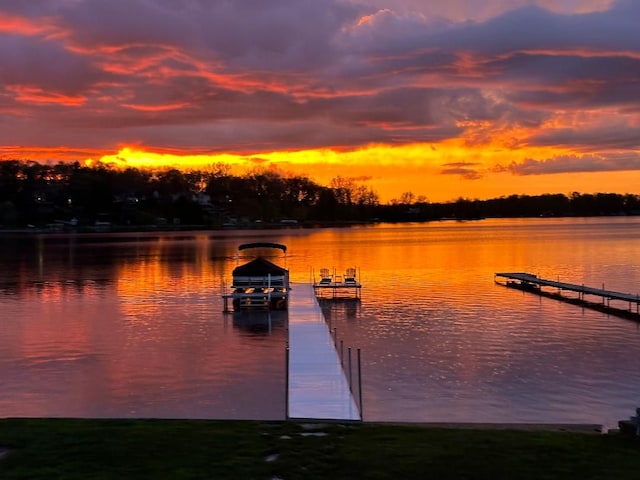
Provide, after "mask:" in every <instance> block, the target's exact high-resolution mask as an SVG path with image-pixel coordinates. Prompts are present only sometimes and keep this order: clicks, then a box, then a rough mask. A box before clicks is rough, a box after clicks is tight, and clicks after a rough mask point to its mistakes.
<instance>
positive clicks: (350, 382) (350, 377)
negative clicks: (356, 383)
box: [349, 347, 353, 393]
mask: <svg viewBox="0 0 640 480" xmlns="http://www.w3.org/2000/svg"><path fill="white" fill-rule="evenodd" d="M349 390H351V392H352V393H353V374H352V373H351V347H349Z"/></svg>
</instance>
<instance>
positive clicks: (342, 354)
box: [340, 340, 344, 368]
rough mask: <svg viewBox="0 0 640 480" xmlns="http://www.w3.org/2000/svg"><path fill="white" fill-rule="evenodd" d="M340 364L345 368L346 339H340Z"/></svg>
mask: <svg viewBox="0 0 640 480" xmlns="http://www.w3.org/2000/svg"><path fill="white" fill-rule="evenodd" d="M340 365H342V368H344V340H340Z"/></svg>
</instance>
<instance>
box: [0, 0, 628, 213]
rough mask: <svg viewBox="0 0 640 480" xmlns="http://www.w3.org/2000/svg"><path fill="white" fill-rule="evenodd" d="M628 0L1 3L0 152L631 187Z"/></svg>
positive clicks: (434, 180)
mask: <svg viewBox="0 0 640 480" xmlns="http://www.w3.org/2000/svg"><path fill="white" fill-rule="evenodd" d="M639 29H640V1H636V0H537V1H534V0H529V1H527V0H447V1H428V0H268V1H265V0H210V1H208V0H109V1H105V0H29V1H2V2H1V3H0V159H25V160H26V159H30V160H38V161H50V162H51V161H52V162H57V161H59V160H63V161H75V160H78V161H80V162H85V161H88V160H91V161H92V162H93V163H95V162H98V161H103V162H110V163H114V162H115V163H118V164H124V165H131V166H134V167H141V166H165V165H171V166H177V167H179V168H189V167H195V168H199V169H207V168H209V167H210V166H212V165H214V164H216V163H228V164H230V165H232V167H233V169H235V170H237V171H238V172H242V171H246V169H247V168H252V167H255V166H260V167H265V168H277V169H279V170H280V171H282V172H291V173H295V174H305V175H308V176H309V177H310V178H312V179H314V180H316V181H318V182H319V183H322V184H325V185H326V184H329V182H330V180H331V179H332V178H333V177H335V176H337V175H340V176H342V177H347V178H353V179H355V180H356V181H357V182H358V183H359V184H362V185H365V186H368V187H371V188H372V189H374V190H375V191H376V192H378V193H379V195H380V199H381V200H382V201H383V202H386V201H389V200H390V199H392V198H398V197H400V195H401V194H402V193H403V192H407V191H410V192H412V193H413V194H414V195H416V196H417V195H424V196H425V197H426V198H427V199H428V200H430V201H446V200H451V199H455V198H457V197H460V196H463V197H468V198H491V197H498V196H502V195H510V194H540V193H565V194H568V193H571V192H573V191H578V192H581V193H590V192H618V193H640V33H638V32H639Z"/></svg>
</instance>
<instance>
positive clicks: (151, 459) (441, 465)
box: [0, 419, 640, 480]
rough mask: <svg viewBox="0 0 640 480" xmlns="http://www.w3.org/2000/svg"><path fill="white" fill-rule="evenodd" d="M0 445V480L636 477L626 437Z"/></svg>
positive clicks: (139, 424)
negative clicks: (2, 452)
mask: <svg viewBox="0 0 640 480" xmlns="http://www.w3.org/2000/svg"><path fill="white" fill-rule="evenodd" d="M3 449H5V454H4V455H3V456H2V458H0V479H2V480H13V479H30V480H32V479H47V480H50V479H82V480H89V479H172V480H180V479H205V478H206V479H214V478H215V479H219V478H233V479H252V478H255V479H276V478H278V479H283V480H290V479H316V478H317V479H341V478H357V479H385V478H389V479H410V478H419V479H492V480H497V479H509V480H513V479H518V480H522V479H536V480H538V479H572V478H576V479H580V480H588V479H616V480H624V479H638V478H640V462H639V459H640V455H639V454H640V442H639V441H637V440H636V439H634V438H631V437H625V436H622V435H597V434H582V433H566V432H523V431H510V430H460V429H436V428H423V427H419V426H395V425H375V424H299V423H294V422H254V421H226V420H225V421H203V420H193V421H191V420H69V419H0V452H1V451H3ZM7 449H8V451H7Z"/></svg>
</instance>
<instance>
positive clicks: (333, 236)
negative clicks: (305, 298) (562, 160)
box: [0, 218, 640, 426]
mask: <svg viewBox="0 0 640 480" xmlns="http://www.w3.org/2000/svg"><path fill="white" fill-rule="evenodd" d="M638 238H640V220H638V219H635V218H616V219H529V220H487V221H482V222H465V223H451V222H435V223H429V224H421V225H378V226H366V227H354V228H345V229H320V230H303V229H296V230H290V231H287V230H280V231H276V232H258V231H255V232H254V231H252V232H225V233H223V234H211V235H202V234H192V235H189V234H187V235H185V234H182V235H157V234H155V235H128V236H127V235H122V236H118V235H112V236H108V237H104V238H103V237H98V236H95V237H72V236H68V237H64V236H55V237H28V238H23V239H7V238H3V239H0V247H1V248H0V261H2V264H3V265H6V268H4V269H3V270H1V271H0V312H1V313H0V322H1V323H2V325H1V326H2V328H1V329H0V372H1V373H0V375H2V379H1V380H2V385H3V388H2V389H1V390H0V411H1V412H2V415H4V416H60V415H62V416H116V417H118V416H125V417H126V416H160V417H193V418H202V417H205V418H284V405H285V392H284V389H285V383H286V380H285V346H286V337H287V333H286V322H287V319H286V318H280V317H278V316H277V314H278V313H280V314H282V313H283V312H278V313H276V316H273V313H272V316H271V318H270V319H269V317H267V318H265V317H264V316H260V315H257V314H256V315H249V316H244V315H240V314H233V315H224V314H223V313H222V310H223V305H222V299H221V293H222V290H223V288H224V283H225V281H228V280H229V279H230V277H231V271H232V270H233V268H234V267H235V266H236V265H237V263H238V260H237V259H236V249H237V246H238V244H240V243H245V242H247V241H253V240H256V241H258V240H263V241H275V242H277V243H284V244H286V245H287V246H288V247H289V248H288V254H287V260H286V263H287V267H288V268H289V269H290V271H291V280H292V281H293V282H294V284H295V283H296V282H310V281H311V280H312V278H311V276H312V275H311V273H312V271H313V270H314V269H315V271H317V270H318V268H319V267H321V266H326V265H331V266H335V267H336V268H338V269H344V268H346V267H350V266H357V267H359V269H360V274H361V276H360V280H361V281H362V283H363V289H362V298H361V301H353V300H352V299H341V300H337V301H335V300H326V301H323V302H322V308H323V312H324V314H325V316H326V317H327V318H328V320H329V321H330V322H331V325H332V328H336V329H337V335H338V340H344V343H345V345H349V346H352V347H354V348H360V349H361V350H362V360H363V381H364V411H365V418H366V419H368V420H399V421H520V422H529V421H531V422H552V421H557V422H571V421H575V422H585V423H604V424H608V425H610V426H611V425H613V424H615V422H616V421H617V420H618V419H620V418H625V417H627V416H628V415H630V414H631V413H633V409H634V408H635V402H637V399H638V398H639V397H640V387H638V385H640V331H639V325H638V324H637V323H634V322H630V321H627V320H623V319H618V318H615V317H608V316H606V315H605V314H602V313H599V312H593V311H585V310H582V309H580V308H579V307H575V306H573V305H566V304H562V303H560V302H556V301H555V300H552V299H544V298H539V297H537V296H534V295H529V294H527V293H523V292H518V291H514V290H511V289H506V288H504V287H500V286H496V285H494V283H493V274H494V273H495V272H497V271H524V272H530V273H535V274H538V275H541V276H543V277H546V278H553V279H556V278H559V279H560V280H564V281H570V282H573V283H585V284H586V285H594V286H600V284H601V283H603V282H605V283H606V287H607V288H611V289H613V290H620V291H627V292H631V293H633V292H634V291H635V290H637V285H639V284H640V265H639V264H638V262H637V259H638V258H640V242H637V239H638ZM292 292H293V294H295V285H294V288H293V290H292Z"/></svg>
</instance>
